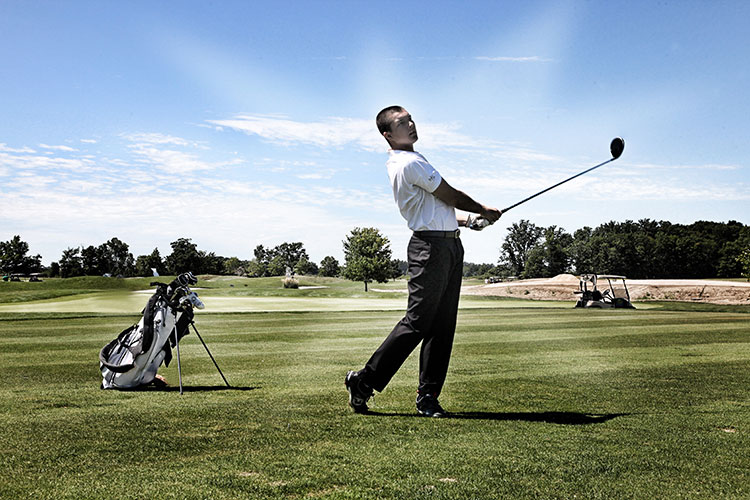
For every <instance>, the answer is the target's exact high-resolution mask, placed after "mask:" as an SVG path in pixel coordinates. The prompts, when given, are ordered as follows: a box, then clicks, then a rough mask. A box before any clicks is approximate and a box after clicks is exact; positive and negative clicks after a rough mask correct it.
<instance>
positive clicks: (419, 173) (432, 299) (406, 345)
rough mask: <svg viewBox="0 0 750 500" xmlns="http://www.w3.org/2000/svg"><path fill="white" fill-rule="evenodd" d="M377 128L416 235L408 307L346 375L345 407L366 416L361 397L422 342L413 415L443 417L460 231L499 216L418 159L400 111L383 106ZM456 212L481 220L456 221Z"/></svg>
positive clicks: (409, 124) (411, 129) (407, 119)
mask: <svg viewBox="0 0 750 500" xmlns="http://www.w3.org/2000/svg"><path fill="white" fill-rule="evenodd" d="M376 123H377V126H378V130H379V131H380V133H381V134H382V135H383V137H385V140H386V141H388V144H389V145H390V147H391V149H390V151H389V152H388V154H389V158H388V161H387V163H386V167H387V168H388V177H389V178H390V181H391V186H392V187H393V197H394V198H395V200H396V204H397V205H398V208H399V210H400V211H401V215H402V216H403V217H404V219H406V221H407V224H408V226H409V229H411V230H412V231H413V232H414V234H413V235H412V237H411V240H410V241H409V247H408V265H409V302H408V306H407V310H406V315H405V316H404V318H403V319H402V320H401V321H399V322H398V324H396V326H395V327H394V328H393V330H392V331H391V333H390V335H388V337H387V338H386V339H385V341H383V343H382V345H381V346H380V347H378V349H377V350H376V351H375V352H374V353H373V355H372V357H370V360H369V361H368V362H367V364H366V365H365V367H364V368H362V369H361V370H359V371H350V372H348V373H347V375H346V379H345V384H346V388H347V390H348V391H349V405H350V406H351V407H352V408H353V409H354V411H355V412H357V413H365V412H367V410H368V408H367V400H368V399H369V398H370V397H371V396H372V394H373V390H375V391H378V392H381V391H383V389H385V386H386V385H388V382H390V380H391V378H392V377H393V376H394V375H395V374H396V372H397V371H398V369H399V368H400V367H401V365H402V364H403V363H404V361H405V360H406V358H407V357H408V356H409V354H411V352H412V351H413V350H414V348H415V347H417V345H418V344H419V343H420V342H422V347H421V351H420V355H419V386H418V388H417V412H418V413H419V414H420V415H424V416H428V417H444V416H446V415H447V414H446V412H445V410H443V408H442V407H441V406H440V403H439V402H438V397H439V396H440V391H441V390H442V388H443V383H444V382H445V377H446V374H447V372H448V363H449V361H450V357H451V349H452V347H453V335H454V332H455V329H456V314H457V313H458V297H459V293H460V291H461V277H462V274H463V264H464V250H463V246H462V245H461V240H460V239H459V230H458V227H459V226H468V227H470V228H472V229H481V228H482V227H484V225H482V223H484V224H485V225H486V224H487V223H490V224H491V223H493V222H495V221H496V220H498V219H499V218H500V215H501V211H500V210H497V209H496V208H489V207H486V206H484V205H481V204H479V203H477V202H476V201H474V200H473V199H471V198H470V197H469V196H467V195H466V194H465V193H463V192H461V191H459V190H457V189H454V188H453V187H451V186H450V185H449V184H448V183H447V182H446V181H445V179H443V178H442V177H441V176H440V174H439V173H438V172H437V170H435V169H434V168H433V167H432V165H430V163H429V162H428V161H427V160H426V159H425V157H424V156H422V155H421V154H419V153H417V152H415V151H414V143H415V142H417V139H418V136H417V129H416V127H415V125H414V120H412V117H411V115H410V114H409V113H408V112H407V111H406V110H405V109H404V108H402V107H400V106H391V107H388V108H385V109H384V110H382V111H381V112H380V113H378V116H377V118H376ZM455 208H458V209H460V210H463V211H466V212H472V213H474V214H479V217H478V218H477V217H476V216H471V215H470V216H468V217H464V218H461V219H457V218H456V212H455ZM478 222H479V223H478Z"/></svg>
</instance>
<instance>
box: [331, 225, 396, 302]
mask: <svg viewBox="0 0 750 500" xmlns="http://www.w3.org/2000/svg"><path fill="white" fill-rule="evenodd" d="M343 243H344V258H345V262H344V270H343V272H342V276H343V277H344V278H346V279H349V280H352V281H363V282H364V283H365V291H367V284H368V283H371V282H372V281H373V280H375V281H378V282H379V283H385V282H387V281H388V278H390V276H391V274H392V269H393V267H392V265H391V248H390V242H389V241H388V238H386V237H385V236H383V235H381V234H380V231H378V230H377V229H375V228H373V227H365V228H358V227H357V228H354V229H353V230H352V232H351V234H350V235H349V236H347V237H346V240H344V242H343Z"/></svg>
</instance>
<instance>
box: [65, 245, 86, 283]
mask: <svg viewBox="0 0 750 500" xmlns="http://www.w3.org/2000/svg"><path fill="white" fill-rule="evenodd" d="M79 253H80V249H79V248H78V247H76V248H67V249H66V250H63V253H62V257H60V277H61V278H70V277H73V276H82V275H83V265H82V264H81V256H80V254H79Z"/></svg>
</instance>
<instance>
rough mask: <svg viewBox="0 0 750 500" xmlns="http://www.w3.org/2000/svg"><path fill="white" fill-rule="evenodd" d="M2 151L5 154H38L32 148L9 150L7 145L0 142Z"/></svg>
mask: <svg viewBox="0 0 750 500" xmlns="http://www.w3.org/2000/svg"><path fill="white" fill-rule="evenodd" d="M0 151H2V152H5V153H36V151H34V150H33V149H31V148H28V147H24V148H20V149H19V148H9V147H8V146H7V144H5V143H2V142H0Z"/></svg>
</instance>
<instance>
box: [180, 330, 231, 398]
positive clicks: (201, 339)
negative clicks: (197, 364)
mask: <svg viewBox="0 0 750 500" xmlns="http://www.w3.org/2000/svg"><path fill="white" fill-rule="evenodd" d="M190 324H191V325H193V330H195V334H196V335H197V336H198V338H199V339H200V341H201V344H203V347H205V349H206V352H207V353H208V357H209V358H211V361H213V362H214V366H215V367H216V369H217V370H219V375H221V378H223V379H224V383H225V384H227V387H232V386H231V385H229V382H227V378H226V377H225V376H224V374H223V373H222V372H221V368H219V365H218V364H217V363H216V360H215V359H214V357H213V356H212V355H211V351H209V350H208V346H207V345H206V343H205V342H203V337H201V334H200V333H198V329H197V328H196V327H195V323H193V322H190Z"/></svg>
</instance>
